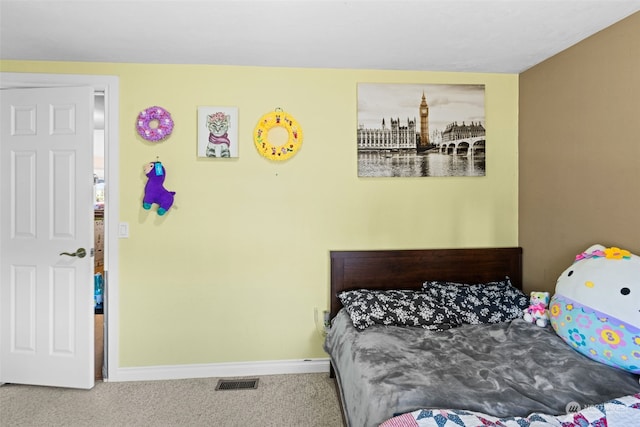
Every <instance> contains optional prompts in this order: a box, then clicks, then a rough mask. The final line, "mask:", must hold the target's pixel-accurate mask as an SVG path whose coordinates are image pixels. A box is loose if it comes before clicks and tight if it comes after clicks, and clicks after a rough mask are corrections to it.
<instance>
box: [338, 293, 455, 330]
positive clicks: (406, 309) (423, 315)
mask: <svg viewBox="0 0 640 427" xmlns="http://www.w3.org/2000/svg"><path fill="white" fill-rule="evenodd" d="M338 298H339V299H340V301H341V302H342V305H343V306H344V307H345V309H346V310H347V313H349V316H350V317H351V321H352V323H353V325H354V326H355V327H356V328H357V329H359V330H363V329H366V328H367V327H369V326H372V325H393V326H415V327H422V328H425V329H431V330H445V329H450V328H453V327H456V326H458V325H459V321H458V319H457V317H456V315H455V313H454V312H453V311H451V310H449V309H448V308H447V307H444V306H442V305H440V304H438V302H437V301H435V300H434V299H433V298H431V297H430V296H429V295H428V294H426V293H423V292H419V291H411V290H389V291H381V290H368V289H359V290H353V291H344V292H340V293H339V294H338Z"/></svg>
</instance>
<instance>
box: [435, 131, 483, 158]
mask: <svg viewBox="0 0 640 427" xmlns="http://www.w3.org/2000/svg"><path fill="white" fill-rule="evenodd" d="M485 139H486V138H485V136H484V135H482V136H475V137H469V138H461V139H456V140H453V141H446V142H442V143H441V144H440V145H439V146H438V150H439V152H440V153H441V154H452V155H456V156H467V157H470V156H475V155H479V154H484V152H485V151H484V150H485Z"/></svg>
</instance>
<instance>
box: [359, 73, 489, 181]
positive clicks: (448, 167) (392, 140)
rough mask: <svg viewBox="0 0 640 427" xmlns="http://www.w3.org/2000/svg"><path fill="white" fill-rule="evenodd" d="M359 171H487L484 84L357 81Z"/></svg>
mask: <svg viewBox="0 0 640 427" xmlns="http://www.w3.org/2000/svg"><path fill="white" fill-rule="evenodd" d="M357 94H358V117H357V126H358V128H357V153H358V177H448V176H449V177H450V176H467V177H480V176H485V175H486V157H485V153H486V149H485V148H486V129H485V123H486V119H485V85H483V84H428V83H417V84H412V83H358V85H357Z"/></svg>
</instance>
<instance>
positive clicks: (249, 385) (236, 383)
mask: <svg viewBox="0 0 640 427" xmlns="http://www.w3.org/2000/svg"><path fill="white" fill-rule="evenodd" d="M258 380H259V379H258V378H243V379H241V380H219V381H218V385H217V386H216V390H251V389H256V388H258Z"/></svg>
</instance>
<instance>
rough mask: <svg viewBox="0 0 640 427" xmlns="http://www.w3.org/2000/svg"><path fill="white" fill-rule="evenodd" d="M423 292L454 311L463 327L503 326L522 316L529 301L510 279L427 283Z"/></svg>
mask: <svg viewBox="0 0 640 427" xmlns="http://www.w3.org/2000/svg"><path fill="white" fill-rule="evenodd" d="M422 288H423V291H424V292H425V293H426V294H428V295H430V296H431V297H432V298H434V299H436V300H438V301H439V302H440V304H443V305H445V306H447V307H448V308H449V309H450V310H451V311H453V312H454V313H455V314H456V316H457V317H458V319H459V320H460V322H461V323H470V324H479V323H500V322H508V321H510V320H513V319H517V318H519V317H521V316H522V310H524V309H525V308H527V307H528V306H529V299H528V298H527V296H526V295H525V294H524V293H522V291H520V290H519V289H517V288H516V287H514V286H513V285H512V284H511V281H510V280H509V278H508V277H507V278H505V280H502V281H497V282H489V283H479V284H463V283H453V282H438V281H427V282H424V284H423V286H422Z"/></svg>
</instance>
